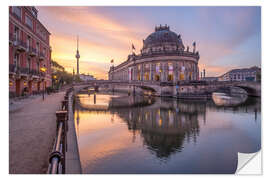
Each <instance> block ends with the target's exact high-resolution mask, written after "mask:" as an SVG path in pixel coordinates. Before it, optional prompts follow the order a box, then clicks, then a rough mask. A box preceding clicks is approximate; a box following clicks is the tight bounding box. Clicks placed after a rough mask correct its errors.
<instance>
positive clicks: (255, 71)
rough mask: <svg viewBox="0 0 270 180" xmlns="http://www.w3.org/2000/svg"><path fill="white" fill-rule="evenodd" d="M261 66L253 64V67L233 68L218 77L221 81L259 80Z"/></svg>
mask: <svg viewBox="0 0 270 180" xmlns="http://www.w3.org/2000/svg"><path fill="white" fill-rule="evenodd" d="M260 74H261V68H259V67H257V66H253V67H251V68H243V69H233V70H230V71H228V72H226V73H225V74H223V75H222V76H220V77H219V78H218V80H219V81H258V80H260V79H258V75H259V76H260Z"/></svg>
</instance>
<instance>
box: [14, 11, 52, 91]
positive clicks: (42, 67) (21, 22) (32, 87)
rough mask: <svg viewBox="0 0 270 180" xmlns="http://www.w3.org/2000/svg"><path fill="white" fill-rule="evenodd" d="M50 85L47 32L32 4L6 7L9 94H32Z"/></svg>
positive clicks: (49, 55)
mask: <svg viewBox="0 0 270 180" xmlns="http://www.w3.org/2000/svg"><path fill="white" fill-rule="evenodd" d="M50 86H51V47H50V32H49V31H48V30H47V29H46V28H45V27H44V26H43V25H42V23H41V22H40V21H39V20H38V11H37V9H36V8H35V7H32V6H11V7H9V92H10V96H21V95H23V94H34V93H38V92H41V91H43V90H45V89H46V88H47V87H50Z"/></svg>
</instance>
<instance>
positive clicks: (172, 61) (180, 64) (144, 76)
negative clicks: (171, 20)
mask: <svg viewBox="0 0 270 180" xmlns="http://www.w3.org/2000/svg"><path fill="white" fill-rule="evenodd" d="M192 46H193V50H192V51H190V49H189V46H187V47H186V48H185V46H184V44H183V42H182V39H181V35H177V34H176V33H175V32H173V31H171V30H170V27H169V26H167V25H165V26H161V25H160V26H158V27H155V32H153V33H152V34H150V35H149V36H148V37H147V38H146V39H145V40H143V48H142V49H141V50H140V54H135V53H134V52H133V53H132V54H130V55H128V58H127V60H126V61H124V62H122V63H121V64H119V65H117V66H115V67H114V66H111V67H110V70H109V73H108V76H109V80H123V81H128V80H129V81H159V82H174V83H176V82H178V81H194V80H198V79H199V68H198V61H199V58H200V56H199V52H198V51H196V43H195V42H194V43H193V45H192Z"/></svg>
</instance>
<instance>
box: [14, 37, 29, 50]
mask: <svg viewBox="0 0 270 180" xmlns="http://www.w3.org/2000/svg"><path fill="white" fill-rule="evenodd" d="M14 46H16V47H17V50H18V51H21V52H24V51H26V49H27V46H26V43H25V42H23V41H22V40H19V39H16V40H15V41H14Z"/></svg>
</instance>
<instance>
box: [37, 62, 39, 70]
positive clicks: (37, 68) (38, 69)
mask: <svg viewBox="0 0 270 180" xmlns="http://www.w3.org/2000/svg"><path fill="white" fill-rule="evenodd" d="M37 71H38V72H39V61H37Z"/></svg>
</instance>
